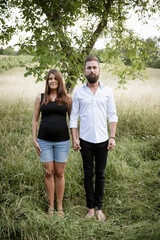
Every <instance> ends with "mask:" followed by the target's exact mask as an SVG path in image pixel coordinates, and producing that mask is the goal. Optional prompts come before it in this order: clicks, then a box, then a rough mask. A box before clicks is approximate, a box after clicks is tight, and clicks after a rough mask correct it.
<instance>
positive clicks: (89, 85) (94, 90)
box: [87, 81, 100, 94]
mask: <svg viewBox="0 0 160 240" xmlns="http://www.w3.org/2000/svg"><path fill="white" fill-rule="evenodd" d="M99 85H100V84H99V82H98V81H97V82H96V83H89V82H87V86H88V87H89V89H90V90H91V91H92V92H93V94H95V93H96V91H97V88H98V87H99Z"/></svg>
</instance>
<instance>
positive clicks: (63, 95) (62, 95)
mask: <svg viewBox="0 0 160 240" xmlns="http://www.w3.org/2000/svg"><path fill="white" fill-rule="evenodd" d="M51 73H53V74H54V76H55V79H56V80H57V81H58V89H57V97H56V99H55V101H56V102H57V103H58V104H59V105H62V103H65V104H66V106H67V109H68V110H69V109H70V105H71V101H72V100H71V97H70V96H69V95H68V94H67V90H66V87H65V85H64V81H63V78H62V75H61V73H60V72H59V71H58V70H56V69H52V70H49V72H48V74H47V79H46V86H45V92H44V98H43V101H42V104H48V103H49V102H52V99H51V97H50V93H51V89H50V87H49V85H48V81H49V76H50V74H51Z"/></svg>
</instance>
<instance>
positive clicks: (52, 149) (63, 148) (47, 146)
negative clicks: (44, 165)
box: [37, 139, 70, 163]
mask: <svg viewBox="0 0 160 240" xmlns="http://www.w3.org/2000/svg"><path fill="white" fill-rule="evenodd" d="M37 142H38V143H39V146H40V148H41V155H40V161H41V162H52V161H55V162H62V163H64V162H66V161H67V158H68V153H69V148H70V140H67V141H62V142H50V141H46V140H42V139H37Z"/></svg>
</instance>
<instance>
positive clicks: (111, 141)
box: [107, 138, 116, 151]
mask: <svg viewBox="0 0 160 240" xmlns="http://www.w3.org/2000/svg"><path fill="white" fill-rule="evenodd" d="M115 147H116V142H115V139H114V138H110V139H109V141H108V147H107V149H108V150H109V151H110V150H113V149H115Z"/></svg>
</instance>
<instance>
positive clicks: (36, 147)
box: [33, 141, 41, 156]
mask: <svg viewBox="0 0 160 240" xmlns="http://www.w3.org/2000/svg"><path fill="white" fill-rule="evenodd" d="M33 143H34V147H35V149H36V152H37V153H38V155H39V156H40V155H41V148H40V146H39V144H38V142H37V141H34V142H33Z"/></svg>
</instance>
